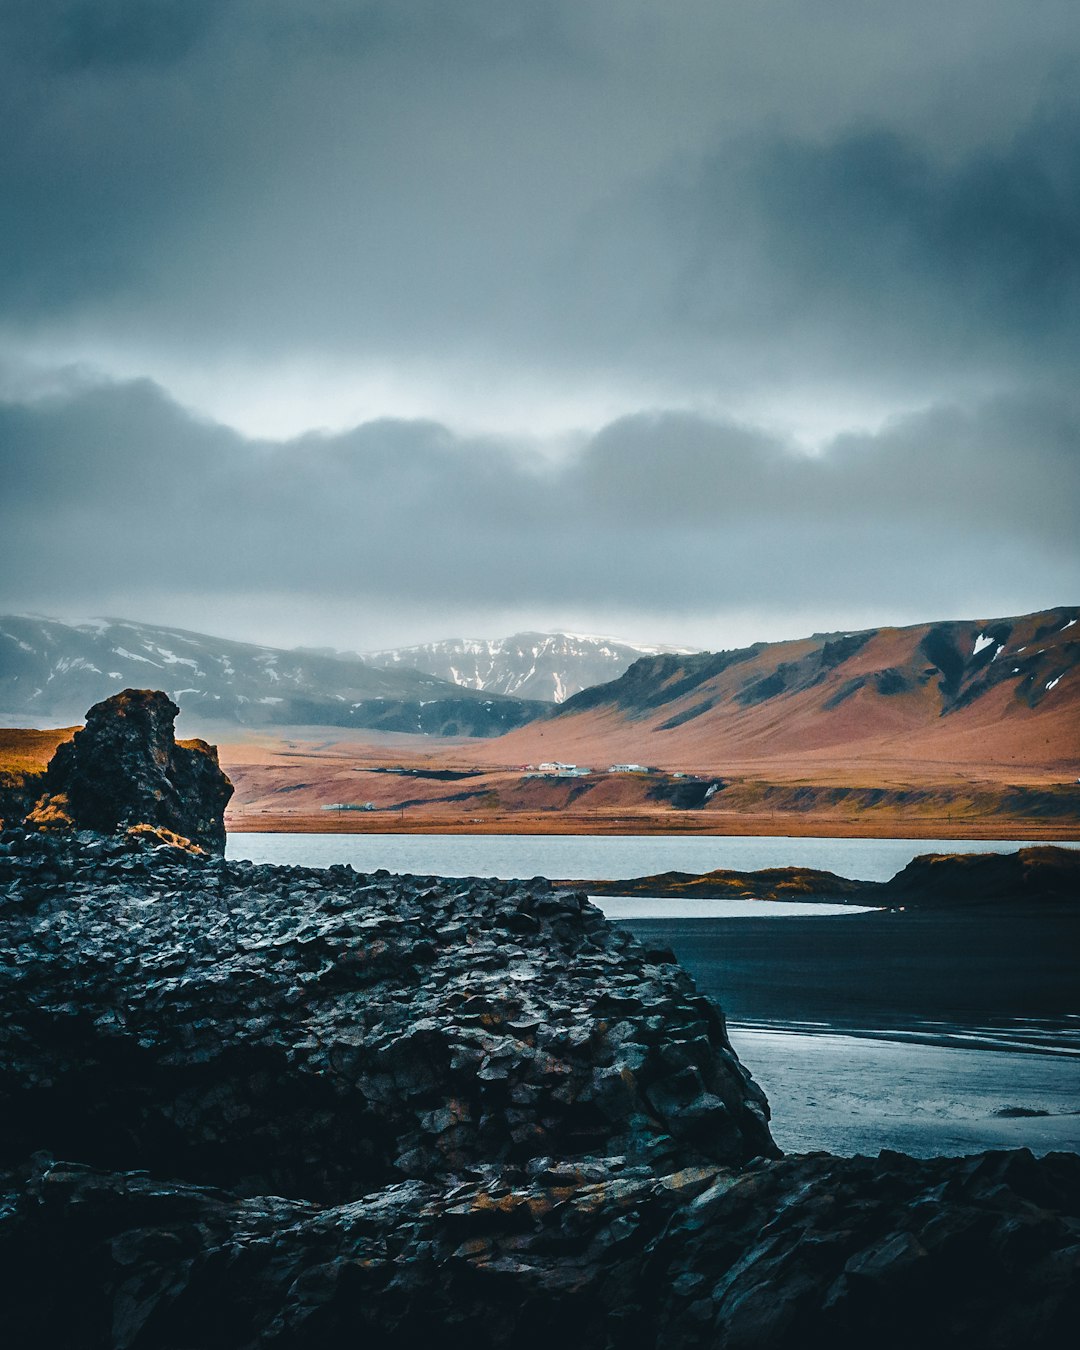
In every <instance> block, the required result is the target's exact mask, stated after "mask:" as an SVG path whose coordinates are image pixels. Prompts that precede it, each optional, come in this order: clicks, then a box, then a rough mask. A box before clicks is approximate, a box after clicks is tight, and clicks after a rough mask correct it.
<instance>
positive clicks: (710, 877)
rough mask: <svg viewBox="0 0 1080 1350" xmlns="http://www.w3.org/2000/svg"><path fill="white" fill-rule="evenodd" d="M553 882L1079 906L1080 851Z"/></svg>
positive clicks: (722, 896)
mask: <svg viewBox="0 0 1080 1350" xmlns="http://www.w3.org/2000/svg"><path fill="white" fill-rule="evenodd" d="M555 885H556V886H557V887H561V888H566V889H575V888H582V887H587V888H588V890H589V891H590V893H591V894H593V895H597V896H605V895H611V896H654V897H657V898H659V899H680V900H691V899H697V900H766V901H769V900H773V901H777V900H798V901H801V902H802V903H804V904H813V903H815V902H819V903H826V904H836V903H841V904H853V905H869V906H872V907H875V908H890V909H891V908H904V909H908V908H929V909H942V908H951V907H953V906H955V905H976V906H982V905H1009V906H1019V907H1025V906H1027V907H1034V906H1038V905H1046V904H1050V905H1055V904H1057V905H1066V906H1069V907H1070V908H1075V907H1076V905H1077V902H1078V901H1080V849H1070V848H1060V847H1055V846H1054V845H1050V844H1046V845H1042V846H1038V847H1031V848H1021V849H1018V850H1017V851H1016V852H1015V853H924V854H920V855H919V856H918V857H917V858H913V859H912V861H911V862H910V863H908V865H907V866H906V867H904V868H903V869H901V871H899V872H897V873H896V875H895V876H893V877H891V878H890V879H889V880H888V881H858V880H852V879H851V878H850V877H841V876H837V875H836V873H835V872H827V871H822V870H820V869H817V868H812V867H768V868H762V869H760V870H758V871H756V872H737V871H731V870H728V869H717V870H716V871H713V872H706V873H704V874H694V873H691V872H661V873H657V874H655V875H653V876H647V877H632V878H630V879H627V880H621V881H606V880H599V881H597V880H588V881H586V880H578V881H556V882H555Z"/></svg>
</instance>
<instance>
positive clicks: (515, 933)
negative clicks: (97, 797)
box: [0, 831, 1080, 1350]
mask: <svg viewBox="0 0 1080 1350" xmlns="http://www.w3.org/2000/svg"><path fill="white" fill-rule="evenodd" d="M767 1116H768V1107H767V1104H766V1102H765V1099H764V1096H763V1094H762V1093H761V1091H760V1089H759V1088H757V1086H756V1085H755V1084H754V1083H753V1080H752V1079H751V1078H750V1076H749V1074H748V1073H747V1072H746V1070H745V1069H744V1068H743V1066H742V1065H741V1064H740V1063H739V1061H738V1060H737V1058H736V1057H735V1055H734V1053H733V1051H732V1050H731V1047H730V1045H729V1043H728V1040H727V1036H726V1033H725V1029H724V1023H723V1018H722V1015H721V1014H720V1013H719V1012H718V1011H717V1010H716V1009H715V1008H714V1007H713V1006H712V1005H711V1004H709V1003H708V1002H707V1001H706V1000H704V999H702V998H701V997H700V996H699V995H698V994H697V992H696V989H695V987H694V984H693V981H692V980H691V979H690V977H689V976H688V975H686V974H685V972H683V971H682V970H681V969H680V968H679V967H678V966H677V965H676V964H674V962H673V959H672V958H671V954H670V953H669V952H662V951H650V950H648V949H646V948H644V947H642V946H641V945H640V944H639V943H637V942H636V941H635V940H634V939H633V938H631V937H629V936H628V935H627V934H625V933H624V932H622V931H620V930H618V929H616V928H615V927H614V926H613V925H610V924H608V923H607V922H606V921H605V920H604V919H603V917H602V915H601V914H600V913H599V911H598V910H596V909H594V908H593V907H592V906H591V905H590V904H589V903H588V901H587V900H586V898H585V896H584V895H582V894H580V893H573V892H571V893H566V892H557V891H553V890H552V889H551V887H550V885H549V883H547V882H545V881H543V880H541V879H537V880H534V881H531V882H498V881H481V880H476V879H466V880H461V879H440V878H436V877H429V878H416V877H414V878H406V877H392V876H390V875H389V874H388V873H385V872H376V873H374V874H372V875H369V876H363V875H358V874H355V873H353V872H352V871H351V869H349V868H341V867H339V868H331V869H328V870H327V871H316V870H313V869H307V868H278V867H266V866H255V865H253V864H251V863H240V862H232V861H225V860H223V859H220V858H214V857H208V856H205V855H204V856H195V857H193V856H190V855H188V854H186V853H184V852H182V851H180V850H178V849H176V848H173V847H170V846H168V845H158V846H156V847H152V846H149V845H148V844H147V843H146V842H145V836H143V837H141V838H140V837H139V836H131V835H120V836H111V837H105V836H102V835H99V834H94V833H92V832H79V833H76V834H75V835H74V836H71V837H65V836H62V835H53V834H24V833H17V832H13V831H9V832H6V833H5V834H3V835H0V1298H2V1301H3V1302H2V1306H3V1315H4V1331H5V1335H6V1337H7V1342H8V1344H10V1345H12V1346H13V1347H16V1350H21V1348H22V1347H31V1346H33V1347H35V1350H36V1347H39V1346H49V1347H53V1346H56V1347H63V1348H64V1350H105V1348H106V1347H115V1348H116V1350H193V1348H194V1347H199V1350H256V1348H258V1350H262V1348H264V1347H265V1348H266V1350H269V1348H270V1347H273V1348H274V1350H293V1348H296V1350H338V1348H340V1350H344V1348H345V1347H353V1346H356V1345H361V1344H362V1345H364V1346H366V1347H371V1348H372V1350H390V1347H394V1350H398V1348H399V1347H406V1348H407V1347H412V1346H414V1345H416V1346H420V1345H431V1344H438V1345H439V1346H442V1347H446V1348H447V1350H457V1347H464V1346H466V1345H467V1346H469V1347H470V1350H473V1348H475V1350H496V1347H500V1348H501V1347H511V1346H512V1347H514V1350H541V1348H542V1350H551V1347H552V1345H553V1344H554V1345H559V1344H563V1345H566V1346H582V1347H588V1348H589V1350H593V1348H594V1347H595V1350H690V1348H691V1347H703V1348H704V1347H714V1346H715V1347H726V1348H727V1350H736V1348H738V1350H743V1348H745V1350H750V1347H755V1348H756V1350H767V1348H768V1347H776V1348H777V1350H789V1348H790V1350H796V1348H797V1350H804V1347H811V1348H813V1347H817V1346H828V1347H830V1350H845V1348H847V1347H850V1348H851V1350H854V1348H855V1347H858V1348H859V1350H864V1347H866V1346H868V1345H873V1346H877V1347H882V1348H883V1350H901V1347H903V1350H909V1347H910V1346H911V1345H913V1344H917V1345H919V1346H922V1347H925V1350H945V1348H946V1347H949V1348H950V1350H951V1348H952V1347H954V1346H958V1345H978V1346H980V1347H986V1350H1006V1348H1007V1347H1010V1348H1011V1347H1013V1346H1015V1345H1018V1344H1023V1345H1025V1346H1029V1347H1032V1350H1050V1347H1056V1346H1058V1345H1060V1344H1065V1343H1069V1342H1068V1339H1067V1338H1068V1337H1069V1336H1071V1334H1072V1333H1073V1332H1074V1330H1075V1321H1076V1317H1077V1315H1078V1313H1080V1275H1078V1271H1080V1158H1078V1157H1076V1156H1072V1155H1052V1156H1051V1157H1049V1158H1045V1159H1041V1160H1036V1159H1034V1158H1033V1157H1032V1156H1031V1155H1030V1154H1029V1153H1027V1152H1026V1151H1021V1152H1017V1153H1009V1154H987V1155H983V1156H981V1157H976V1158H966V1159H936V1160H930V1161H918V1162H916V1161H914V1160H912V1159H910V1158H906V1157H903V1156H902V1155H899V1154H891V1153H882V1154H881V1155H880V1157H878V1158H877V1159H868V1158H852V1159H842V1158H831V1157H829V1156H827V1155H824V1154H813V1155H809V1156H806V1157H796V1158H787V1159H781V1158H779V1157H778V1156H777V1150H776V1149H775V1146H774V1145H773V1143H772V1140H771V1137H770V1135H769V1132H768V1127H767V1124H766V1121H767Z"/></svg>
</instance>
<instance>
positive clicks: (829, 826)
mask: <svg viewBox="0 0 1080 1350" xmlns="http://www.w3.org/2000/svg"><path fill="white" fill-rule="evenodd" d="M688 814H689V813H688ZM226 828H227V830H228V832H229V834H343V835H346V834H430V835H459V834H462V835H469V834H473V835H485V834H492V835H502V834H519V835H582V836H587V835H612V836H627V837H633V836H637V835H657V836H664V835H668V836H671V837H673V838H678V837H679V836H682V835H700V836H708V837H715V838H738V837H756V838H769V837H776V838H789V839H806V838H809V839H986V840H997V839H1011V840H1016V841H1017V842H1022V843H1056V842H1068V843H1074V842H1080V828H1078V827H1077V825H1076V823H1075V822H1068V823H1066V822H1064V821H1060V820H1031V819H1030V818H1029V819H1023V818H1017V817H1007V816H1001V817H998V816H995V817H992V818H991V819H987V818H986V817H985V816H981V817H978V818H970V819H969V818H962V819H957V818H955V817H926V816H919V817H918V818H917V819H912V818H904V817H895V816H894V817H893V818H892V819H891V820H890V821H889V822H888V823H886V822H876V821H869V820H866V819H865V818H863V819H856V820H837V819H835V818H833V817H827V816H826V817H821V816H813V817H797V818H792V817H791V816H789V815H762V816H749V817H748V816H737V815H731V816H723V817H718V816H716V815H715V814H712V813H710V815H709V816H708V817H705V816H699V815H696V814H695V815H693V817H692V818H690V819H687V818H685V817H681V816H680V817H679V818H677V819H673V818H672V814H671V813H670V812H665V813H664V814H663V815H660V814H659V813H655V814H654V813H642V814H641V815H631V814H628V813H623V812H620V813H619V815H618V816H617V817H604V816H592V815H589V816H586V815H580V814H579V815H574V814H572V813H570V812H560V813H558V814H557V815H554V816H552V815H547V814H545V815H534V814H531V813H526V812H522V813H521V814H520V815H518V814H514V815H505V814H503V815H492V816H485V817H477V818H474V819H473V818H470V819H468V820H464V819H456V820H448V819H447V818H446V817H445V816H416V817H403V816H402V815H401V814H399V813H394V812H389V811H388V812H385V813H384V812H381V811H380V812H355V813H341V814H336V813H333V812H329V811H328V812H325V813H321V812H303V813H300V812H297V813H296V814H291V813H288V812H269V811H268V812H265V813H259V814H258V815H255V814H254V813H247V814H237V815H236V816H232V817H230V816H229V815H228V814H227V815H226Z"/></svg>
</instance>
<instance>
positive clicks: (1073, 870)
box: [873, 844, 1080, 906]
mask: <svg viewBox="0 0 1080 1350" xmlns="http://www.w3.org/2000/svg"><path fill="white" fill-rule="evenodd" d="M877 890H878V899H877V900H876V901H874V902H873V903H877V904H881V903H885V904H889V905H907V906H916V905H930V906H937V905H958V904H972V905H977V904H987V903H989V902H992V901H997V902H1000V901H1007V902H1012V903H1016V904H1021V905H1029V906H1030V905H1035V904H1039V903H1043V902H1048V901H1065V902H1067V903H1070V904H1075V903H1076V901H1077V900H1078V899H1080V850H1078V849H1074V848H1059V847H1057V846H1056V845H1054V844H1039V845H1035V846H1033V847H1030V848H1021V849H1018V850H1017V851H1016V852H1015V853H924V854H921V855H920V856H919V857H917V858H913V859H912V860H911V862H909V863H908V865H907V866H906V867H905V868H904V869H903V871H901V872H897V874H896V876H894V877H893V878H892V880H891V881H887V882H885V884H884V885H882V886H880V887H878V888H877Z"/></svg>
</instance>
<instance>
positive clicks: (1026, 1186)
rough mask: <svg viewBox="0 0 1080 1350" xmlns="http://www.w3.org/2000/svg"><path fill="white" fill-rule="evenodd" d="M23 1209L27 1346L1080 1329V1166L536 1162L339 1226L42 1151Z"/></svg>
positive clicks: (707, 1344) (375, 1201)
mask: <svg viewBox="0 0 1080 1350" xmlns="http://www.w3.org/2000/svg"><path fill="white" fill-rule="evenodd" d="M3 1198H4V1197H2V1196H0V1203H2V1201H3ZM8 1205H9V1208H8V1211H7V1213H6V1215H4V1217H3V1219H0V1269H2V1270H3V1273H4V1274H5V1275H7V1276H8V1277H9V1278H10V1281H11V1290H12V1294H11V1295H9V1296H8V1298H7V1299H6V1300H5V1307H4V1320H5V1332H6V1334H7V1336H8V1338H9V1344H11V1345H13V1346H18V1347H22V1346H35V1347H37V1346H42V1345H49V1346H64V1347H69V1348H70V1350H91V1348H92V1347H94V1348H96V1347H103V1346H113V1347H119V1350H152V1348H153V1350H156V1348H157V1347H169V1350H180V1347H192V1346H198V1347H199V1350H255V1348H256V1347H259V1348H263V1347H265V1348H266V1350H269V1348H270V1347H273V1350H284V1348H285V1347H289V1348H290V1350H346V1347H349V1348H350V1350H351V1347H354V1346H358V1345H362V1346H364V1347H365V1350H402V1348H403V1347H405V1348H406V1350H411V1347H414V1346H417V1347H419V1346H429V1345H430V1346H436V1345H437V1346H447V1347H452V1350H464V1347H470V1350H502V1348H503V1347H513V1350H551V1348H552V1347H553V1346H566V1347H571V1346H572V1347H578V1346H581V1347H588V1350H691V1347H693V1348H694V1350H711V1348H712V1347H719V1348H721V1350H808V1347H809V1350H819V1348H821V1350H824V1347H828V1348H829V1350H866V1347H868V1346H874V1347H880V1348H881V1350H911V1347H912V1346H919V1347H924V1348H925V1350H955V1348H956V1347H957V1346H978V1347H980V1350H1015V1348H1016V1347H1017V1346H1024V1347H1033V1348H1043V1347H1045V1350H1051V1347H1055V1348H1056V1347H1061V1346H1066V1345H1068V1344H1070V1343H1071V1342H1072V1340H1073V1339H1074V1337H1075V1331H1076V1321H1075V1319H1076V1313H1077V1274H1076V1263H1077V1216H1078V1215H1080V1157H1077V1156H1076V1155H1072V1154H1057V1155H1052V1156H1051V1157H1049V1158H1046V1159H1042V1160H1039V1161H1036V1160H1035V1159H1034V1158H1032V1156H1031V1155H1030V1153H1027V1152H1025V1151H1023V1150H1021V1151H1017V1152H1012V1153H996V1154H986V1155H983V1156H981V1157H975V1158H938V1159H933V1160H930V1161H915V1160H913V1159H911V1158H907V1157H904V1156H903V1155H901V1154H889V1153H883V1154H882V1155H881V1156H880V1157H878V1158H833V1157H829V1156H828V1155H827V1154H811V1155H808V1156H803V1157H797V1158H788V1159H784V1160H783V1161H781V1162H775V1161H766V1160H759V1161H757V1162H754V1163H751V1164H750V1165H749V1167H747V1168H746V1169H745V1170H743V1171H742V1172H738V1173H736V1172H731V1171H728V1170H724V1169H719V1168H716V1167H715V1166H713V1167H697V1168H688V1169H684V1170H682V1171H679V1172H675V1173H656V1172H653V1171H652V1170H650V1169H649V1168H648V1167H645V1166H642V1165H637V1166H634V1165H628V1164H627V1163H626V1160H625V1159H622V1158H598V1159H594V1160H591V1161H589V1162H588V1163H584V1164H579V1165H570V1164H560V1163H553V1162H545V1161H544V1160H537V1161H536V1162H535V1163H534V1164H533V1165H531V1166H529V1167H526V1168H511V1167H501V1168H500V1167H492V1166H488V1167H477V1168H473V1169H470V1171H469V1173H468V1175H467V1176H463V1177H461V1178H460V1179H457V1180H454V1181H442V1182H430V1181H409V1182H403V1183H400V1184H398V1185H394V1186H388V1187H385V1188H381V1189H379V1190H377V1191H373V1192H371V1193H369V1194H367V1195H365V1196H363V1197H362V1198H360V1199H358V1200H356V1201H353V1202H352V1203H350V1204H346V1205H330V1206H318V1205H314V1204H309V1203H304V1202H302V1201H298V1200H290V1199H285V1198H281V1197H277V1196H257V1197H250V1198H246V1199H245V1198H242V1197H239V1196H236V1195H233V1194H229V1193H227V1192H224V1191H220V1190H210V1189H208V1188H205V1187H197V1186H192V1185H188V1184H183V1183H169V1182H163V1181H161V1180H160V1179H156V1178H152V1177H150V1176H147V1175H146V1174H140V1173H132V1172H127V1173H117V1172H105V1171H102V1170H100V1169H92V1168H86V1167H80V1166H76V1165H74V1164H71V1163H56V1162H54V1161H53V1160H51V1159H48V1158H45V1157H40V1156H39V1157H36V1158H34V1159H32V1160H31V1161H30V1162H29V1163H28V1165H27V1166H26V1167H25V1169H23V1171H22V1172H21V1174H20V1177H19V1178H18V1182H17V1184H16V1186H14V1187H13V1189H12V1193H11V1194H10V1196H9V1197H8ZM58 1270H59V1271H63V1293H64V1296H63V1297H62V1298H58V1297H55V1287H54V1285H53V1283H52V1282H53V1280H54V1279H55V1277H54V1276H53V1272H54V1271H58ZM49 1295H52V1296H51V1297H50V1296H49Z"/></svg>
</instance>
